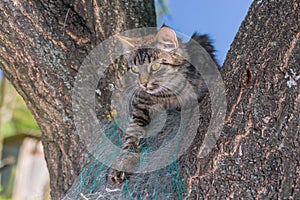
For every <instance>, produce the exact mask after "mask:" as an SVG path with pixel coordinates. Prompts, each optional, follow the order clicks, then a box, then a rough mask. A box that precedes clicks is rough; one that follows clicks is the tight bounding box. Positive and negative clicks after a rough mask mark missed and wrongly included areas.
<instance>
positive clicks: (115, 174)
mask: <svg viewBox="0 0 300 200" xmlns="http://www.w3.org/2000/svg"><path fill="white" fill-rule="evenodd" d="M129 176H130V174H126V173H125V172H122V171H118V170H113V171H112V172H111V174H110V180H111V181H112V182H113V183H115V184H121V183H123V182H124V181H125V180H126V179H128V178H129Z"/></svg>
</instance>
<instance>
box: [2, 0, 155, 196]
mask: <svg viewBox="0 0 300 200" xmlns="http://www.w3.org/2000/svg"><path fill="white" fill-rule="evenodd" d="M0 13H1V15H0V24H1V25H0V47H1V48H0V68H1V69H2V70H3V71H4V74H5V76H6V77H7V78H8V79H9V81H10V82H11V83H12V84H13V85H14V87H15V88H16V90H17V91H18V92H19V94H20V95H21V96H22V97H23V98H24V100H25V102H26V103H27V106H28V107H29V109H30V110H31V112H32V113H33V115H34V117H35V119H36V120H37V122H38V124H39V126H40V128H41V131H42V141H43V146H44V151H45V156H46V161H47V165H48V169H49V173H50V177H51V182H50V184H51V196H52V199H60V198H62V197H63V195H64V194H65V193H66V192H67V190H68V189H69V188H70V186H71V185H72V183H73V181H74V178H75V177H76V176H77V175H78V174H79V172H80V170H81V168H82V165H83V162H84V159H85V157H86V155H87V154H86V152H85V150H84V147H83V146H82V144H81V143H80V142H79V138H78V135H76V134H74V131H75V127H74V122H73V120H72V118H73V116H72V103H71V88H72V85H73V82H74V78H75V75H76V73H77V70H78V68H79V67H80V64H81V62H82V61H83V59H84V58H85V56H86V55H87V54H88V52H89V51H90V50H91V49H92V48H93V47H95V46H96V45H97V44H99V43H100V42H101V41H103V40H104V39H105V38H107V37H109V36H111V35H113V34H115V33H117V32H120V31H124V30H127V29H132V28H138V27H144V26H155V25H156V17H155V8H154V2H153V1H152V0H147V1H128V0H123V1H117V0H112V1H102V0H94V1H81V0H78V1H68V0H64V1H50V0H42V1H18V0H16V1H5V0H4V1H1V2H0Z"/></svg>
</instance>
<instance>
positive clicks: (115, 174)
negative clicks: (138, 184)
mask: <svg viewBox="0 0 300 200" xmlns="http://www.w3.org/2000/svg"><path fill="white" fill-rule="evenodd" d="M118 160H119V164H120V169H122V170H123V171H119V170H116V169H115V170H113V171H112V172H111V174H110V179H111V181H112V182H114V183H116V184H120V183H123V182H124V181H125V180H126V179H129V177H130V176H131V175H132V174H133V173H134V171H135V170H136V169H137V168H138V165H139V160H140V159H139V154H138V153H129V154H128V153H126V154H125V153H122V154H121V156H120V157H119V159H118Z"/></svg>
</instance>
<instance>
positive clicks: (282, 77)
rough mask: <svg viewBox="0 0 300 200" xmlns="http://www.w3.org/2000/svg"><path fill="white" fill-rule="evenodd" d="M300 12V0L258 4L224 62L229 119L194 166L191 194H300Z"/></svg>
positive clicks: (284, 196) (196, 196)
mask: <svg viewBox="0 0 300 200" xmlns="http://www.w3.org/2000/svg"><path fill="white" fill-rule="evenodd" d="M299 13H300V5H299V1H298V0H291V1H284V0H273V1H271V0H270V1H269V0H267V1H254V2H253V4H252V6H251V7H250V10H249V12H248V15H247V17H246V19H245V20H244V21H243V23H242V24H241V27H240V29H239V31H238V33H237V35H236V37H235V39H234V42H233V43H232V45H231V48H230V51H229V53H228V55H227V58H226V61H225V63H224V66H223V68H222V69H221V74H222V76H223V80H224V83H225V87H226V95H227V101H228V102H227V103H228V106H227V107H228V110H227V116H226V121H225V126H224V129H223V131H222V134H221V137H220V138H219V140H218V142H217V145H216V147H215V149H214V151H213V152H212V153H211V154H210V156H209V159H208V158H205V159H203V160H200V161H198V165H197V167H195V168H193V173H192V174H193V176H191V177H190V178H189V181H188V185H189V188H190V196H191V199H205V198H207V199H219V198H220V199H225V198H226V199H227V198H233V199H240V198H244V199H254V198H255V199H299V198H300V143H299V141H300V123H299V122H300V80H299V74H300V65H299V63H300V45H299V37H300V27H299V24H300V23H299V19H300V18H299ZM203 109H204V110H208V108H207V107H205V106H204V107H203ZM204 113H205V114H206V115H207V114H208V112H205V111H204ZM206 126H207V122H206V123H203V127H206ZM195 154H197V153H195ZM189 155H193V154H189ZM191 158H193V157H192V156H190V158H189V160H193V159H191Z"/></svg>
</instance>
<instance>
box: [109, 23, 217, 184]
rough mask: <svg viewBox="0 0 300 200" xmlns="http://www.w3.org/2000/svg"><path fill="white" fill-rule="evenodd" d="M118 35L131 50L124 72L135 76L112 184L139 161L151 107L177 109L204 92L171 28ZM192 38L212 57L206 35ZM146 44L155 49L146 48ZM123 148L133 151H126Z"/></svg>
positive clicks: (198, 98) (186, 51) (182, 46)
mask: <svg viewBox="0 0 300 200" xmlns="http://www.w3.org/2000/svg"><path fill="white" fill-rule="evenodd" d="M118 38H119V39H120V40H121V42H122V43H123V44H124V47H125V50H126V48H128V49H134V50H131V51H130V52H129V53H127V54H125V58H126V60H127V63H128V72H127V73H132V74H134V75H135V76H136V82H137V92H135V93H134V95H133V96H132V98H131V119H130V122H129V124H128V126H127V129H126V131H125V133H124V135H123V147H122V149H123V152H122V154H121V157H120V158H119V162H120V165H121V166H122V167H121V168H122V169H123V171H117V170H115V171H113V173H112V174H111V180H112V181H113V182H115V183H120V182H123V181H124V179H125V178H128V177H129V176H130V172H132V171H134V169H135V168H137V166H138V164H139V154H138V152H139V143H140V140H141V138H142V137H143V136H144V135H145V127H146V126H147V125H149V124H150V122H151V116H152V113H153V112H155V110H153V109H152V108H153V106H154V105H160V106H161V107H162V108H161V109H174V108H175V109H179V110H180V109H182V107H183V106H184V105H189V104H190V103H191V100H193V99H196V101H197V100H198V101H200V100H201V99H202V98H203V96H204V94H205V92H206V91H207V87H206V85H205V83H204V81H203V79H202V78H201V75H200V74H199V72H197V70H196V69H195V68H194V67H193V66H192V65H191V64H190V63H189V62H188V61H187V60H186V59H185V58H184V57H187V56H189V52H188V50H187V49H185V44H184V43H182V42H180V40H179V39H178V38H177V36H176V33H175V32H174V31H173V30H172V29H171V28H169V27H167V26H163V27H162V28H160V30H159V31H158V32H157V34H156V35H153V36H148V37H145V38H129V37H125V36H118ZM192 39H193V40H196V41H197V42H198V43H200V45H202V46H203V47H204V49H205V50H206V51H207V52H209V54H210V55H211V57H212V59H213V60H214V55H213V53H214V49H213V46H212V45H211V43H210V41H209V39H208V37H207V36H206V35H197V34H194V35H193V37H192ZM149 44H152V45H154V46H156V47H157V48H149V47H148V46H149ZM133 47H135V48H133ZM182 55H183V56H182ZM127 151H130V152H137V154H128V153H127Z"/></svg>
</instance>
